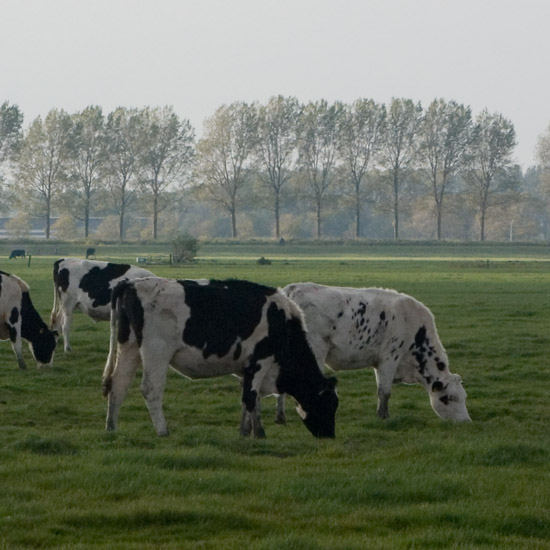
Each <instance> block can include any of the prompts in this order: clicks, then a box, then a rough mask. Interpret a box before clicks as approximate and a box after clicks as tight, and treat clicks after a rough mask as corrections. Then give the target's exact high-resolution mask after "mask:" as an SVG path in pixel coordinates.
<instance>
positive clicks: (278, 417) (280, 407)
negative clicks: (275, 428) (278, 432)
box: [275, 393, 286, 424]
mask: <svg viewBox="0 0 550 550" xmlns="http://www.w3.org/2000/svg"><path fill="white" fill-rule="evenodd" d="M276 407H277V408H276V413H275V424H286V414H285V394H284V393H281V394H279V395H277V405H276Z"/></svg>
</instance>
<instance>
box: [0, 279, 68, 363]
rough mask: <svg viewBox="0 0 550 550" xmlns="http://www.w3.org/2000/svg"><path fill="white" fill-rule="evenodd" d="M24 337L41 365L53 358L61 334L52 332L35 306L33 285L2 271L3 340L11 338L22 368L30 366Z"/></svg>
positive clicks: (0, 335) (0, 312)
mask: <svg viewBox="0 0 550 550" xmlns="http://www.w3.org/2000/svg"><path fill="white" fill-rule="evenodd" d="M22 338H24V339H25V340H27V341H28V343H29V348H30V350H31V353H32V355H33V357H34V359H35V360H36V363H37V366H38V367H44V366H50V365H51V363H52V361H53V356H54V351H55V345H56V341H57V333H55V332H52V331H50V330H49V329H48V327H47V326H46V323H44V321H43V320H42V318H41V317H40V314H39V313H38V312H37V311H36V309H35V308H34V305H33V303H32V300H31V296H30V293H29V285H28V284H27V283H26V282H25V281H23V280H22V279H20V278H19V277H17V276H16V275H10V274H9V273H4V272H3V271H0V340H10V342H11V346H12V348H13V351H14V353H15V356H16V357H17V362H18V363H19V368H20V369H26V368H27V365H26V364H25V360H24V359H23V345H22V340H21V339H22Z"/></svg>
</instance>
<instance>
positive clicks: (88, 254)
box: [86, 247, 95, 260]
mask: <svg viewBox="0 0 550 550" xmlns="http://www.w3.org/2000/svg"><path fill="white" fill-rule="evenodd" d="M89 258H93V259H94V260H95V248H91V247H90V248H87V249H86V259H87V260H88V259H89Z"/></svg>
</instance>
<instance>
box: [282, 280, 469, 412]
mask: <svg viewBox="0 0 550 550" xmlns="http://www.w3.org/2000/svg"><path fill="white" fill-rule="evenodd" d="M283 292H284V293H285V294H286V295H287V296H288V297H289V298H290V299H291V300H293V301H294V302H296V303H297V304H298V306H299V307H300V308H302V310H303V312H304V315H305V320H306V325H307V329H308V337H309V340H310V343H311V346H312V348H313V351H314V352H315V355H316V357H317V360H318V361H319V364H320V365H324V364H326V365H327V366H329V367H330V368H331V369H333V370H351V369H364V368H367V367H373V368H374V373H375V376H376V385H377V388H378V408H377V414H378V416H379V417H381V418H387V417H389V410H388V401H389V399H390V395H391V388H392V384H394V383H399V382H404V383H406V384H414V383H418V384H420V385H422V386H423V387H424V389H425V390H426V392H427V393H428V396H429V398H430V403H431V405H432V408H433V410H434V411H435V413H436V414H437V415H438V416H440V417H441V418H443V419H448V420H456V421H467V420H470V416H469V414H468V410H467V408H466V392H465V390H464V388H463V387H462V382H461V378H460V376H459V375H458V374H452V373H451V371H450V370H449V360H448V358H447V354H446V352H445V349H444V348H443V345H442V344H441V341H440V339H439V336H438V334H437V330H436V327H435V320H434V317H433V315H432V313H431V311H430V310H429V309H428V308H427V307H426V306H425V305H424V304H422V303H420V302H419V301H417V300H415V299H414V298H412V297H411V296H407V295H406V294H401V293H399V292H395V291H393V290H384V289H380V288H345V287H331V286H324V285H318V284H315V283H295V284H290V285H288V286H286V287H285V288H284V289H283ZM278 405H279V406H278V413H277V418H278V421H279V422H284V401H283V396H281V397H280V398H279V403H278Z"/></svg>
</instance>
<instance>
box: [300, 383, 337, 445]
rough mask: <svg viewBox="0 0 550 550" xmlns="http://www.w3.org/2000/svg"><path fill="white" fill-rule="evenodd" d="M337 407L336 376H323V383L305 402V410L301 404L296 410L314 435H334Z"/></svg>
mask: <svg viewBox="0 0 550 550" xmlns="http://www.w3.org/2000/svg"><path fill="white" fill-rule="evenodd" d="M337 408H338V394H337V393H336V378H333V377H331V378H325V383H324V384H323V387H322V388H321V389H320V391H319V392H318V393H316V394H315V395H314V396H313V398H312V399H311V400H310V401H309V403H308V404H307V410H305V409H304V408H303V407H302V406H301V405H298V406H297V407H296V410H297V412H298V414H299V415H300V417H301V418H302V420H303V421H304V424H305V425H306V428H307V429H308V430H309V431H310V432H311V433H312V434H313V435H314V436H315V437H334V436H335V423H336V422H335V417H336V409H337Z"/></svg>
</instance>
